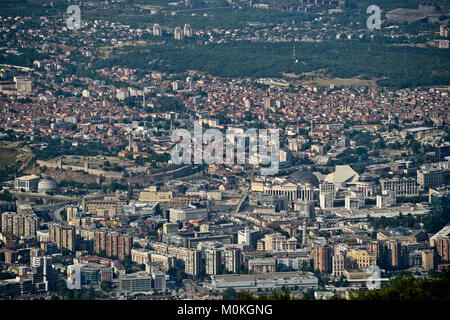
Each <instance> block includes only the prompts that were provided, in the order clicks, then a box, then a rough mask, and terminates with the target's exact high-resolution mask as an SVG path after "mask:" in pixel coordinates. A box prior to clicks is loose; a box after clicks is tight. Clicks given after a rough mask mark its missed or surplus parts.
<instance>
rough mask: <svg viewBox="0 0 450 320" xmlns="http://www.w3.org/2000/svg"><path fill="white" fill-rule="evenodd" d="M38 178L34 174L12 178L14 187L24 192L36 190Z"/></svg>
mask: <svg viewBox="0 0 450 320" xmlns="http://www.w3.org/2000/svg"><path fill="white" fill-rule="evenodd" d="M39 180H40V178H39V177H38V176H35V175H29V176H23V177H19V178H16V179H14V189H16V190H18V191H20V190H23V191H25V192H30V191H37V190H38V184H39Z"/></svg>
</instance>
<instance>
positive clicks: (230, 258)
mask: <svg viewBox="0 0 450 320" xmlns="http://www.w3.org/2000/svg"><path fill="white" fill-rule="evenodd" d="M224 256H225V268H226V269H227V270H228V272H231V273H240V270H241V260H242V258H241V250H240V249H239V248H226V249H225V250H224Z"/></svg>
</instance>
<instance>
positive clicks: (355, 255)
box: [347, 249, 377, 269]
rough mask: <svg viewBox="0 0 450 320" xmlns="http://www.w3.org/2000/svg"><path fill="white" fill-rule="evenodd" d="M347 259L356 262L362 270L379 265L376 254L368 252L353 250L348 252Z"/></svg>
mask: <svg viewBox="0 0 450 320" xmlns="http://www.w3.org/2000/svg"><path fill="white" fill-rule="evenodd" d="M347 257H348V259H349V260H350V261H354V262H355V263H356V264H357V266H358V268H360V269H364V268H366V267H369V266H374V265H376V264H377V256H376V254H375V253H370V252H367V251H366V250H355V249H351V250H349V251H348V252H347Z"/></svg>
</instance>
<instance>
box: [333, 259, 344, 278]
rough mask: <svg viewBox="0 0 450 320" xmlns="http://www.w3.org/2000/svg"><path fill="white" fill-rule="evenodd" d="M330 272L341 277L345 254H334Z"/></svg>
mask: <svg viewBox="0 0 450 320" xmlns="http://www.w3.org/2000/svg"><path fill="white" fill-rule="evenodd" d="M332 264H333V266H332V272H331V275H332V276H333V277H341V276H343V275H344V269H345V256H344V255H343V254H335V255H333V258H332Z"/></svg>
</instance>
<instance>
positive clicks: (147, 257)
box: [131, 249, 152, 264]
mask: <svg viewBox="0 0 450 320" xmlns="http://www.w3.org/2000/svg"><path fill="white" fill-rule="evenodd" d="M151 257H152V254H151V252H150V251H148V250H146V249H132V250H131V261H133V262H136V263H137V264H147V263H149V262H150V261H151V260H152V258H151Z"/></svg>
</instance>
